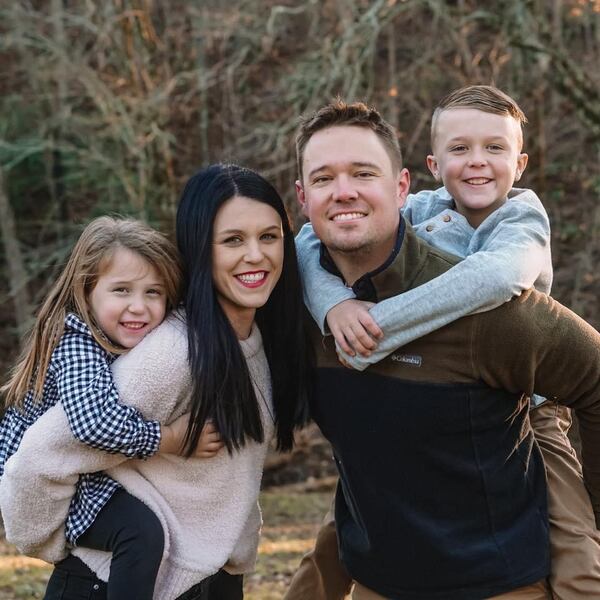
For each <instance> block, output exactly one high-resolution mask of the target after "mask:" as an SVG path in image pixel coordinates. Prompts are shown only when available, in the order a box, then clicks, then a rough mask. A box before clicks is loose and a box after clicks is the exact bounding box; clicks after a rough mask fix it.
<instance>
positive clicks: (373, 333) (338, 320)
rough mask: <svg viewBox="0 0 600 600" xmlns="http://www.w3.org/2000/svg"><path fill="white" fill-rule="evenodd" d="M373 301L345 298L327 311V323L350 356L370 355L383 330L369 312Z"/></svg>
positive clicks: (341, 346) (339, 343) (336, 339)
mask: <svg viewBox="0 0 600 600" xmlns="http://www.w3.org/2000/svg"><path fill="white" fill-rule="evenodd" d="M372 306H373V302H364V301H362V300H344V302H340V303H339V304H337V305H336V306H334V307H333V308H332V309H331V310H330V311H329V312H328V313H327V325H328V326H329V329H330V331H331V333H332V334H333V337H335V341H336V342H337V343H338V345H339V346H340V348H341V349H342V350H343V351H344V352H345V353H346V354H349V355H350V356H356V353H358V354H360V355H361V356H369V355H370V354H371V352H372V351H373V350H375V348H377V341H376V340H379V339H381V338H382V337H383V331H381V329H380V328H379V325H377V323H376V322H375V319H373V317H372V316H371V315H370V314H369V308H371V307H372Z"/></svg>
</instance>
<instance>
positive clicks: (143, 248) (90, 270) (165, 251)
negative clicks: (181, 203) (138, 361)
mask: <svg viewBox="0 0 600 600" xmlns="http://www.w3.org/2000/svg"><path fill="white" fill-rule="evenodd" d="M118 248H126V249H128V250H131V251H132V252H135V253H136V254H139V255H140V256H141V257H142V258H144V259H146V260H147V261H148V262H149V263H150V264H151V265H152V266H153V267H154V268H155V269H156V270H157V272H158V274H159V275H160V277H161V278H162V279H163V281H164V284H165V291H166V295H167V310H169V309H172V308H173V307H175V306H176V305H177V302H178V297H179V286H180V282H181V268H180V262H179V254H178V252H177V250H176V248H175V246H174V244H172V243H171V242H170V241H169V240H168V239H167V238H166V237H165V236H163V235H162V234H161V233H159V232H158V231H156V230H155V229H152V227H150V226H149V225H146V224H145V223H143V222H142V221H137V220H134V219H123V218H115V217H99V218H97V219H94V220H93V221H92V222H91V223H89V225H88V226H87V227H86V228H85V229H84V230H83V232H82V234H81V236H80V237H79V239H78V240H77V243H76V244H75V247H74V248H73V251H72V252H71V256H70V257H69V260H68V261H67V264H66V266H65V268H64V270H63V271H62V273H61V274H60V277H59V278H58V280H57V281H56V283H55V284H54V285H53V286H52V289H51V290H50V292H49V293H48V296H47V297H46V299H45V301H44V303H43V304H42V307H41V309H40V311H39V312H38V315H37V318H36V321H35V324H34V326H33V329H32V331H31V333H30V335H29V339H28V340H27V342H26V344H25V348H24V350H23V352H22V354H21V356H20V357H19V359H18V360H17V363H16V365H15V367H14V368H13V370H12V372H11V376H10V379H9V381H8V383H7V384H6V385H4V386H3V387H2V389H1V391H2V392H4V393H5V394H6V399H5V403H6V406H10V405H14V406H20V405H22V403H23V400H24V398H25V395H26V394H27V392H28V391H29V390H30V389H31V390H33V394H34V398H35V399H36V400H39V399H40V398H41V395H42V390H43V388H44V380H45V378H46V372H47V370H48V365H49V363H50V358H51V356H52V353H53V352H54V349H55V348H56V346H57V344H58V342H59V340H60V338H61V336H62V335H63V333H64V329H65V317H66V315H67V313H70V312H72V313H75V314H76V315H78V316H79V317H80V318H81V319H82V320H83V321H84V323H86V325H87V326H88V327H89V328H90V331H91V332H92V335H93V336H94V339H95V340H96V342H98V344H100V346H102V347H103V348H104V349H105V350H107V351H108V352H112V353H116V354H119V353H122V352H123V349H122V348H120V347H118V346H115V345H114V344H112V343H111V342H110V341H109V340H108V339H107V338H106V337H105V336H104V335H103V333H102V331H101V330H100V328H99V327H98V325H97V323H96V322H95V320H94V318H93V316H92V314H91V312H90V308H89V304H88V297H89V294H90V292H91V291H92V290H93V289H94V286H95V285H96V283H97V281H98V278H99V277H100V275H101V274H102V272H103V271H104V270H105V269H106V268H108V266H109V265H110V261H111V259H112V256H113V254H114V252H115V250H117V249H118Z"/></svg>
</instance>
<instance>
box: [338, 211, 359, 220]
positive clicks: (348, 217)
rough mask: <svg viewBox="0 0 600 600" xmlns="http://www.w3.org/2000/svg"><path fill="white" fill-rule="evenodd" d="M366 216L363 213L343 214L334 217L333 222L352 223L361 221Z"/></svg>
mask: <svg viewBox="0 0 600 600" xmlns="http://www.w3.org/2000/svg"><path fill="white" fill-rule="evenodd" d="M364 216H365V215H363V214H362V213H357V212H353V213H342V214H340V215H335V216H334V217H333V220H334V221H350V220H351V219H361V218H362V217H364Z"/></svg>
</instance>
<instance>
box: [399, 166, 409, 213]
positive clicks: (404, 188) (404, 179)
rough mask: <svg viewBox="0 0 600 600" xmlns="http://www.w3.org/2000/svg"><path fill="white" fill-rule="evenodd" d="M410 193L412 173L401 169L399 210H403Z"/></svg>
mask: <svg viewBox="0 0 600 600" xmlns="http://www.w3.org/2000/svg"><path fill="white" fill-rule="evenodd" d="M409 191H410V173H409V172H408V169H401V170H400V173H398V208H402V207H403V206H404V203H405V202H406V196H408V192H409Z"/></svg>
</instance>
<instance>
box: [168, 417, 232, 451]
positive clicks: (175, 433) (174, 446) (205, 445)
mask: <svg viewBox="0 0 600 600" xmlns="http://www.w3.org/2000/svg"><path fill="white" fill-rule="evenodd" d="M189 420H190V413H185V414H184V415H181V416H180V417H177V419H175V420H174V421H173V422H172V423H170V424H169V425H162V426H161V432H162V437H161V442H160V447H159V449H158V451H159V452H161V453H164V454H182V452H183V440H184V438H185V433H186V431H187V428H188V424H189ZM223 446H224V444H223V442H222V441H221V436H220V435H219V432H218V431H217V430H216V429H215V426H214V425H213V423H212V421H206V423H205V424H204V427H203V428H202V431H201V432H200V437H199V439H198V444H197V445H196V449H195V450H194V452H193V454H192V456H194V457H196V458H212V457H213V456H215V454H216V453H217V452H218V451H219V450H220V449H221V448H222V447H223Z"/></svg>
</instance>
